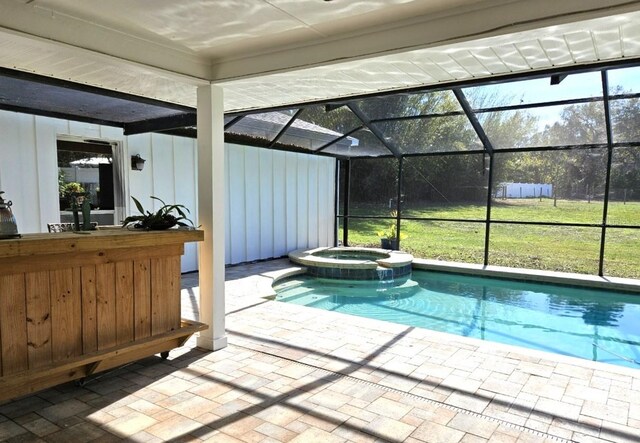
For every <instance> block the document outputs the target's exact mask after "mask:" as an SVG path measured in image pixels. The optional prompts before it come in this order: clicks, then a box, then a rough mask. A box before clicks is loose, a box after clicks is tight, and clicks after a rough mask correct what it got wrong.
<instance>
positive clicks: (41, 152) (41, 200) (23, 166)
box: [0, 111, 198, 272]
mask: <svg viewBox="0 0 640 443" xmlns="http://www.w3.org/2000/svg"><path fill="white" fill-rule="evenodd" d="M0 134H2V136H1V137H0V190H2V191H5V192H6V194H5V196H6V197H7V198H9V199H10V200H12V201H13V203H14V205H13V207H12V209H13V212H14V214H15V216H16V220H17V222H18V231H19V232H20V233H30V232H46V231H47V223H54V222H58V221H60V214H59V212H58V163H57V151H56V148H57V145H56V143H57V139H58V137H60V136H63V137H74V138H75V137H77V138H78V140H82V138H91V139H99V140H105V141H110V142H117V143H119V144H121V146H122V152H123V155H124V156H125V159H127V160H128V158H129V156H130V155H133V154H140V155H141V156H142V157H143V158H145V159H146V160H147V163H145V168H144V170H143V171H131V169H130V168H127V169H126V176H125V182H127V184H128V194H127V195H126V200H127V205H128V206H127V209H128V213H131V212H132V211H133V212H135V207H133V205H131V203H132V202H131V200H130V198H129V196H130V195H133V196H134V197H136V198H139V199H140V200H141V202H142V204H143V205H144V206H145V208H149V209H152V208H154V207H156V208H157V207H158V206H157V204H156V205H154V204H153V203H152V202H151V199H150V198H149V196H150V195H155V196H157V197H160V198H162V199H164V200H165V201H166V202H167V203H175V202H178V203H181V204H184V205H185V206H186V207H187V208H189V209H190V210H191V211H192V216H193V217H192V219H193V220H194V221H195V220H196V219H197V213H195V211H196V209H197V208H196V177H195V173H194V172H193V171H195V161H196V160H195V155H196V146H195V140H190V139H185V138H180V137H171V136H166V135H156V134H154V135H153V136H151V135H150V134H141V135H135V136H131V137H125V136H124V135H123V133H122V129H120V128H114V127H110V126H101V125H94V124H89V123H80V122H72V121H67V120H60V119H53V118H47V117H38V116H33V115H28V114H20V113H15V112H8V111H0ZM127 164H128V161H127ZM126 187H127V186H126V185H125V189H126ZM196 248H197V245H196V244H189V245H187V246H186V247H185V255H184V256H183V259H182V271H183V272H187V271H194V270H196V269H197V265H198V260H197V249H196Z"/></svg>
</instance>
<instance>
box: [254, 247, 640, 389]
mask: <svg viewBox="0 0 640 443" xmlns="http://www.w3.org/2000/svg"><path fill="white" fill-rule="evenodd" d="M416 260H418V262H419V266H420V267H417V269H422V270H434V271H442V272H447V271H446V270H448V272H460V273H468V274H473V275H483V276H493V277H500V278H510V279H515V280H529V281H536V282H549V283H558V284H565V285H578V286H584V287H595V286H593V285H591V284H590V282H597V283H598V284H599V285H600V286H597V287H598V288H605V289H613V288H612V287H611V286H606V284H607V283H614V284H616V288H617V289H618V290H620V289H621V288H627V287H634V288H635V289H634V290H633V292H640V281H638V280H634V279H616V280H622V281H616V282H610V281H609V280H608V279H609V278H607V279H604V278H602V277H598V276H589V275H582V274H570V273H563V272H551V271H537V272H535V274H534V276H535V278H533V279H532V278H530V277H531V275H528V272H529V271H530V270H528V269H522V268H504V267H498V266H487V267H483V266H475V265H468V264H464V263H454V262H439V261H437V260H424V259H414V264H415V263H416ZM447 265H449V266H447ZM483 268H484V269H483ZM485 270H486V271H487V272H488V273H482V271H485ZM465 271H470V272H465ZM306 272H307V270H306V268H305V267H300V266H293V265H292V267H290V268H285V269H280V270H276V271H271V272H267V273H264V274H262V275H261V276H262V277H266V278H261V279H260V281H259V282H257V285H256V288H255V289H256V290H257V291H256V292H257V294H256V295H257V296H258V297H260V298H269V299H272V298H273V297H275V296H276V295H277V293H276V291H275V290H274V289H273V285H275V284H276V283H278V282H279V281H280V280H283V279H285V278H289V277H294V276H296V275H301V274H305V273H306ZM532 275H533V274H532ZM518 276H519V277H518ZM544 277H550V278H552V279H553V281H551V280H544ZM563 277H564V278H563ZM583 277H586V278H583ZM571 282H574V283H571ZM575 282H577V283H575ZM618 285H620V286H619V287H618ZM622 290H627V291H629V289H622ZM292 306H297V307H298V308H301V309H302V308H304V309H314V308H309V307H308V306H302V305H292ZM324 312H330V313H331V314H332V315H347V316H350V315H349V314H343V313H340V312H333V311H324ZM366 319H367V320H368V321H370V322H374V323H375V322H381V324H389V323H390V324H396V323H393V322H387V321H385V320H376V319H370V318H366ZM420 329H422V330H425V331H428V333H429V335H430V336H433V337H434V338H436V339H440V340H442V341H443V342H461V343H466V344H469V345H472V346H475V347H477V348H478V349H481V348H485V349H486V348H487V347H492V348H493V349H498V350H502V351H505V352H509V353H513V354H519V355H522V356H525V357H532V358H538V359H544V360H548V361H555V362H559V363H565V364H569V365H574V366H581V367H585V368H588V369H594V370H606V371H609V372H613V373H617V374H620V375H629V376H633V377H637V376H638V373H639V372H638V371H640V367H639V368H631V367H626V366H618V365H614V364H610V363H604V362H599V361H592V360H587V359H583V358H579V357H572V356H569V355H563V354H556V353H553V352H549V351H541V350H537V349H530V348H525V347H522V346H517V345H509V344H505V343H500V342H495V341H488V340H481V339H478V338H474V337H465V336H461V335H456V334H450V333H447V332H441V331H434V330H432V329H428V328H420Z"/></svg>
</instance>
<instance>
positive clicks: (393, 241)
mask: <svg viewBox="0 0 640 443" xmlns="http://www.w3.org/2000/svg"><path fill="white" fill-rule="evenodd" d="M380 247H381V248H382V249H391V250H393V251H397V250H398V239H397V238H381V239H380Z"/></svg>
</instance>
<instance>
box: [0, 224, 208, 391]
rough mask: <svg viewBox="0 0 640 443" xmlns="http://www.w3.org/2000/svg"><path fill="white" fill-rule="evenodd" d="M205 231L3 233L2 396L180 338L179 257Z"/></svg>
mask: <svg viewBox="0 0 640 443" xmlns="http://www.w3.org/2000/svg"><path fill="white" fill-rule="evenodd" d="M203 237H204V234H203V232H202V231H198V230H175V229H171V230H167V231H153V232H148V231H133V230H127V229H117V230H107V231H92V232H89V233H86V232H85V233H73V232H63V233H52V234H26V235H24V236H23V237H22V238H20V239H9V240H0V351H1V352H0V402H3V401H6V400H10V399H13V398H16V397H19V396H21V395H25V394H28V393H31V392H35V391H37V390H39V389H43V388H46V387H49V386H53V385H55V384H58V383H63V382H67V381H70V380H74V379H77V378H81V377H86V376H87V375H90V374H92V373H95V372H98V371H102V370H105V369H109V368H112V367H115V366H118V365H122V364H125V363H128V362H131V361H134V360H136V359H140V358H143V357H147V356H149V355H152V354H154V353H158V352H166V351H169V350H170V349H172V348H174V347H176V346H180V345H181V344H182V343H184V341H186V339H187V338H188V337H189V336H190V335H191V334H193V333H194V332H196V331H199V330H203V329H206V328H207V326H206V325H203V324H202V323H197V322H186V321H185V320H181V319H180V256H181V255H182V253H183V251H184V243H185V242H191V241H202V240H203Z"/></svg>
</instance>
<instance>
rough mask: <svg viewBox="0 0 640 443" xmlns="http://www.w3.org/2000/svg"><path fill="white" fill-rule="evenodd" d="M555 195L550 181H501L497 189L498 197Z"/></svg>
mask: <svg viewBox="0 0 640 443" xmlns="http://www.w3.org/2000/svg"><path fill="white" fill-rule="evenodd" d="M551 196H553V185H552V184H550V183H500V184H499V185H498V186H497V189H496V198H534V197H551Z"/></svg>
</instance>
